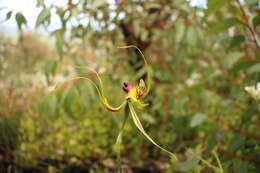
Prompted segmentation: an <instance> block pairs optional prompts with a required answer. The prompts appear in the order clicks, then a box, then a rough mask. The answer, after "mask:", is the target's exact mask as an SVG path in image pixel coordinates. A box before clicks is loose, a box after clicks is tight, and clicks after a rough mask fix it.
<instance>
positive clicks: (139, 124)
mask: <svg viewBox="0 0 260 173" xmlns="http://www.w3.org/2000/svg"><path fill="white" fill-rule="evenodd" d="M127 106H128V107H129V110H130V114H131V117H132V119H133V121H134V124H135V126H136V127H137V128H138V130H139V131H140V132H141V133H142V134H143V135H144V136H145V137H146V138H147V139H148V140H149V141H150V142H151V143H153V144H154V145H155V146H156V147H158V148H160V149H161V150H162V151H164V152H166V153H168V154H170V156H171V157H172V159H174V160H177V157H176V155H175V154H173V153H172V152H170V151H168V150H166V149H165V148H163V147H161V146H160V145H158V144H157V143H156V142H155V141H154V140H153V139H152V138H151V137H150V136H149V135H148V134H147V133H146V131H145V130H144V128H143V126H142V124H141V121H140V120H139V118H138V116H137V114H136V112H135V110H134V107H133V105H132V104H131V103H130V102H128V103H127Z"/></svg>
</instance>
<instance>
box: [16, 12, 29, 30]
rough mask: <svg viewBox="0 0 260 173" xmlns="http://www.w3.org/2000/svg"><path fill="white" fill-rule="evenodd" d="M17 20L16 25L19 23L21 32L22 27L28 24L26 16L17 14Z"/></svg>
mask: <svg viewBox="0 0 260 173" xmlns="http://www.w3.org/2000/svg"><path fill="white" fill-rule="evenodd" d="M15 20H16V23H17V26H18V28H19V30H21V29H22V26H23V25H26V23H27V21H26V19H25V17H24V15H23V14H22V13H19V12H18V13H16V14H15Z"/></svg>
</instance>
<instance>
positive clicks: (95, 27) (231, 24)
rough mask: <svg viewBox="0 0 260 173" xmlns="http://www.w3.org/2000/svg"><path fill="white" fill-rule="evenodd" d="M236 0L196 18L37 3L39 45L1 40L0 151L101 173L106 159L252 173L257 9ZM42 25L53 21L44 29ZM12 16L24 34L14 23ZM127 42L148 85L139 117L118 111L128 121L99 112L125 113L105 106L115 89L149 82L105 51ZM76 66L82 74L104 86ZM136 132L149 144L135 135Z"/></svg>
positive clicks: (217, 2)
mask: <svg viewBox="0 0 260 173" xmlns="http://www.w3.org/2000/svg"><path fill="white" fill-rule="evenodd" d="M239 2H240V1H230V0H228V1H226V0H209V1H208V8H207V9H201V8H191V7H189V6H188V3H187V2H186V1H181V0H178V1H172V2H170V3H169V2H168V3H166V1H153V2H150V1H149V2H146V1H140V2H139V1H138V2H137V1H132V2H127V1H116V3H115V4H110V2H109V3H108V2H107V1H103V0H101V1H88V0H83V1H77V3H75V2H74V1H68V2H67V3H66V4H64V5H63V6H60V5H58V4H56V3H55V2H54V3H53V4H52V5H50V6H48V3H46V2H45V1H44V0H41V1H38V6H39V8H40V9H41V12H40V13H39V14H34V15H35V16H36V17H37V21H36V24H35V25H36V27H41V26H43V28H44V29H46V31H47V32H49V31H52V32H51V33H50V35H49V37H47V41H41V40H40V38H39V36H38V35H30V34H25V32H21V34H22V35H21V39H19V41H18V42H15V41H13V40H11V39H8V38H7V37H4V36H1V42H0V76H1V79H2V80H1V82H0V89H1V91H2V92H0V98H1V99H0V116H1V118H0V120H1V121H0V128H1V131H0V132H1V133H0V142H1V144H0V145H3V146H5V148H7V147H8V146H12V147H10V150H15V152H14V153H17V154H15V156H16V158H17V160H18V161H19V162H20V163H21V164H28V165H31V164H37V162H38V161H39V160H40V159H44V158H55V159H59V160H66V161H68V162H76V163H79V162H84V163H86V164H87V165H89V166H90V168H91V169H92V172H109V171H108V170H107V169H108V168H107V167H109V166H111V165H112V166H111V167H109V169H111V172H113V171H114V170H115V165H116V164H115V163H116V161H115V160H116V159H115V157H116V155H117V154H118V151H120V154H121V161H122V164H123V166H124V167H129V168H128V169H130V167H139V166H140V167H146V165H147V163H150V162H155V163H156V164H158V165H160V167H161V168H162V170H163V171H164V172H169V173H171V172H174V171H175V172H178V171H181V172H213V171H215V172H221V171H222V172H227V173H230V172H235V173H237V172H250V173H257V172H259V171H258V170H259V169H260V167H259V154H258V153H259V135H260V134H259V125H258V124H259V114H260V113H259V111H260V108H259V98H260V97H259V87H260V86H259V77H260V66H259V57H260V54H259V46H258V44H259V40H260V39H259V38H260V36H259V8H258V7H257V2H258V1H256V0H250V1H249V0H248V1H245V3H244V4H239ZM51 11H56V13H55V14H53V13H51ZM13 13H14V12H13ZM13 15H14V14H12V12H11V11H10V12H8V13H7V14H6V20H8V19H9V20H10V19H12V16H13ZM52 17H54V18H58V19H59V21H58V22H60V25H59V27H58V28H55V30H54V31H53V28H52V27H51V26H52V25H51V22H52V21H50V19H52ZM15 19H16V22H17V25H18V28H19V29H20V30H21V29H24V26H25V25H26V23H27V21H26V19H25V18H24V16H23V15H22V14H21V13H16V15H15ZM86 19H87V20H86ZM52 40H53V44H52ZM129 44H133V45H136V46H138V47H139V48H140V49H141V50H142V52H144V54H145V55H146V56H147V57H149V58H148V59H147V61H148V62H149V64H150V65H151V67H152V69H153V76H154V77H153V78H152V79H151V80H150V81H149V83H151V86H152V87H151V91H150V92H149V94H148V95H147V96H146V97H145V98H144V100H143V101H144V103H148V105H147V106H146V107H144V108H145V109H142V110H140V111H136V110H133V109H132V108H130V107H126V108H127V109H126V113H130V114H129V115H130V116H131V117H132V118H133V120H134V121H133V122H131V121H128V122H126V117H124V112H122V111H120V112H118V113H117V114H116V115H115V114H114V113H113V114H112V113H110V112H106V111H104V110H102V109H101V107H102V106H105V107H106V108H107V109H108V110H112V111H115V110H116V111H117V110H119V109H121V108H123V106H125V104H123V106H119V108H117V109H114V107H112V106H110V104H111V105H120V103H121V102H122V101H124V99H125V97H126V96H132V95H126V94H125V93H124V91H123V90H122V83H123V82H129V83H137V84H138V82H139V80H140V79H141V78H143V79H145V80H144V81H147V79H149V78H150V76H149V75H148V76H147V75H146V72H147V71H149V70H151V68H146V66H144V63H143V62H142V61H141V58H140V57H139V54H138V53H137V51H135V50H132V49H127V50H125V51H122V50H117V49H116V46H122V45H129ZM77 66H81V67H82V66H90V67H92V68H94V69H95V70H96V71H97V72H98V73H99V74H100V76H101V77H102V81H104V84H105V85H104V86H100V85H97V83H98V82H99V79H98V78H97V77H96V76H95V74H94V75H93V74H90V73H89V72H87V73H86V71H88V70H83V69H82V68H78V67H77ZM76 76H81V77H82V78H74V79H73V80H71V81H70V82H67V83H66V85H62V86H61V85H59V84H63V83H64V82H66V81H69V80H70V79H72V78H73V77H76ZM83 77H84V78H86V77H87V78H89V79H90V80H92V81H93V82H94V83H95V84H96V86H94V87H93V86H92V84H93V83H92V84H91V83H90V81H89V80H88V81H82V79H83ZM46 81H47V82H46ZM138 85H139V84H138ZM140 86H143V85H140ZM55 87H56V90H54V88H55ZM145 87H147V88H148V86H147V85H145ZM145 87H144V88H145ZM101 88H103V90H104V91H101ZM142 88H143V87H140V88H139V90H138V92H139V93H140V91H142ZM96 89H98V91H97V90H96ZM149 90H150V86H149ZM104 93H105V94H106V95H104ZM134 93H135V94H134V96H133V97H132V98H135V97H136V92H134ZM2 98H3V99H2ZM99 98H101V101H102V104H100V102H99ZM137 101H138V99H137ZM108 103H109V104H108ZM123 103H125V102H123ZM137 103H139V102H137ZM141 105H142V104H141ZM141 107H142V106H141ZM128 108H130V109H128ZM128 111H129V112H128ZM137 115H138V117H137ZM17 116H18V117H19V118H16V117H17ZM122 122H124V123H123V124H121V123H122ZM140 122H142V124H140ZM136 126H137V128H138V129H139V131H141V133H142V134H143V135H144V136H145V137H146V138H148V139H149V138H150V137H149V136H152V137H153V139H149V140H146V139H145V138H144V136H142V135H137V129H136V128H135V127H136ZM7 128H8V130H7ZM122 129H124V131H123V130H122ZM144 130H145V131H144ZM17 131H18V132H17ZM118 132H119V134H118ZM9 133H10V134H11V135H8V137H9V136H13V137H14V138H10V139H9V138H6V136H7V135H6V134H9ZM17 133H18V135H17ZM141 133H140V134H141ZM122 134H123V135H122ZM148 134H149V136H148ZM117 135H118V138H116V136H117ZM121 137H122V138H121ZM18 139H19V140H18ZM116 139H118V140H116ZM153 140H154V141H156V142H158V143H159V144H160V145H162V146H165V148H167V149H168V150H169V151H174V153H176V155H177V157H178V159H179V160H178V161H171V160H170V159H169V158H167V156H165V153H163V152H161V151H160V150H158V149H156V147H155V146H154V143H155V142H154V141H153ZM151 141H152V143H151ZM116 142H117V144H118V145H120V146H119V147H118V146H115V144H116ZM155 144H157V143H155ZM189 151H191V152H189ZM39 158H40V159H39ZM107 160H110V161H111V162H112V163H111V164H105V161H107ZM114 162H115V163H114ZM126 163H127V164H126ZM147 167H149V166H147Z"/></svg>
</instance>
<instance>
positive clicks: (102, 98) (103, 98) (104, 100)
mask: <svg viewBox="0 0 260 173" xmlns="http://www.w3.org/2000/svg"><path fill="white" fill-rule="evenodd" d="M76 68H84V69H87V70H89V71H91V72H92V73H94V74H95V76H96V77H97V79H98V81H99V87H98V85H96V84H95V83H94V82H93V81H91V82H92V83H94V84H95V87H96V89H97V90H98V92H99V97H100V101H101V102H102V105H103V106H104V107H105V109H106V110H108V111H111V112H118V111H120V110H121V109H122V108H123V107H124V106H125V104H126V101H125V100H123V101H122V103H121V104H120V105H119V106H117V107H114V106H111V105H110V104H109V102H108V101H107V98H106V96H105V93H104V85H103V82H102V80H101V77H100V76H99V74H98V73H97V71H96V70H94V69H92V68H90V67H85V66H76ZM88 80H90V79H89V78H88ZM99 88H100V90H99Z"/></svg>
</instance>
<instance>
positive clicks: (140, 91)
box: [72, 45, 177, 161]
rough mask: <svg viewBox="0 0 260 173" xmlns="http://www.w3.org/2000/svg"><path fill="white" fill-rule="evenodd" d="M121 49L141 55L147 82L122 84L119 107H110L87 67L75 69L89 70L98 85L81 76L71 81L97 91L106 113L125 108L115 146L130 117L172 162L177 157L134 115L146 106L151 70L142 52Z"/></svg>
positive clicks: (96, 74) (99, 85)
mask: <svg viewBox="0 0 260 173" xmlns="http://www.w3.org/2000/svg"><path fill="white" fill-rule="evenodd" d="M118 48H121V49H125V48H135V49H137V50H138V51H139V53H140V54H141V57H142V59H143V62H144V68H145V70H146V73H147V82H146V83H145V82H144V80H143V79H141V80H140V81H139V83H138V84H137V85H133V84H128V83H124V84H123V87H122V89H123V91H125V92H126V96H125V98H124V100H123V101H122V103H121V104H120V105H119V106H111V105H110V103H109V102H108V100H107V98H106V96H105V93H104V90H103V88H104V87H103V82H102V80H101V78H100V76H99V74H98V73H97V72H96V71H95V70H93V69H90V68H88V67H77V68H87V69H88V70H90V71H91V72H92V73H93V74H95V77H96V78H97V80H98V84H96V83H95V82H94V81H93V80H91V79H90V78H87V77H83V76H79V77H75V78H73V79H72V80H81V79H84V80H88V81H89V82H90V83H91V84H92V85H93V86H94V87H95V89H96V90H97V93H98V96H99V99H100V101H101V103H102V105H103V107H104V108H105V109H106V110H107V111H111V112H118V111H120V110H122V109H123V108H125V117H124V120H123V123H122V126H121V129H120V132H119V134H118V137H117V144H119V143H121V140H122V139H121V138H122V133H123V130H124V126H125V123H126V121H127V119H128V116H129V115H131V117H132V120H133V122H134V124H135V126H136V127H137V129H138V130H139V131H140V132H141V133H142V134H143V135H144V136H145V137H146V138H147V139H148V140H149V141H150V142H151V143H152V144H154V145H155V146H156V147H158V148H160V149H161V150H162V151H164V152H166V153H168V154H169V155H170V156H171V158H172V159H173V160H175V161H176V160H177V157H176V155H175V154H173V153H172V152H170V151H168V150H166V149H165V148H163V147H161V146H160V145H159V144H157V143H156V142H155V141H154V140H153V139H152V138H151V137H150V136H149V135H148V134H147V132H146V131H145V130H144V128H143V125H142V123H141V121H140V120H139V117H138V116H137V114H136V111H135V108H138V109H142V108H144V107H145V106H147V105H148V104H146V103H144V102H143V99H144V98H145V96H146V95H147V94H148V93H149V91H150V88H151V76H152V70H151V68H150V67H149V65H148V63H147V61H146V58H145V56H144V54H143V53H142V51H141V50H140V49H139V48H138V47H136V46H134V45H129V46H122V47H118Z"/></svg>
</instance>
